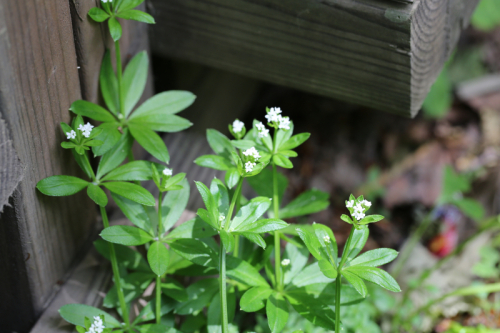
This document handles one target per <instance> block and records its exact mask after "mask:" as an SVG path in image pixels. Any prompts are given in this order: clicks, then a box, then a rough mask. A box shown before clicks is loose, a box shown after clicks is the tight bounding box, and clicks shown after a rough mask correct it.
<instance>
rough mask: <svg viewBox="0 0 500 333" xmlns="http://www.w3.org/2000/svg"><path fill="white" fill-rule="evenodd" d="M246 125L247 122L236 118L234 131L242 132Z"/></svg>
mask: <svg viewBox="0 0 500 333" xmlns="http://www.w3.org/2000/svg"><path fill="white" fill-rule="evenodd" d="M244 126H245V124H244V123H243V122H242V121H239V120H238V119H236V120H235V121H233V131H234V133H239V132H241V131H242V130H243V127H244Z"/></svg>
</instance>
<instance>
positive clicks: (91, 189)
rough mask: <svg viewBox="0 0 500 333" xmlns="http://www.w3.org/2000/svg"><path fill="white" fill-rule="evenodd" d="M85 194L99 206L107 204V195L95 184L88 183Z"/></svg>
mask: <svg viewBox="0 0 500 333" xmlns="http://www.w3.org/2000/svg"><path fill="white" fill-rule="evenodd" d="M87 195H88V196H89V198H90V199H92V200H94V202H95V203H96V204H98V205H99V206H101V207H106V205H107V204H108V197H107V196H106V193H104V191H103V190H102V189H101V188H100V187H99V186H97V185H94V184H89V186H88V187H87Z"/></svg>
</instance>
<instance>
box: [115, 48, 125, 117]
mask: <svg viewBox="0 0 500 333" xmlns="http://www.w3.org/2000/svg"><path fill="white" fill-rule="evenodd" d="M115 53H116V77H117V78H118V98H119V100H120V113H121V114H122V115H123V116H124V117H125V100H124V96H123V85H122V73H123V68H122V55H121V51H120V42H119V41H116V42H115Z"/></svg>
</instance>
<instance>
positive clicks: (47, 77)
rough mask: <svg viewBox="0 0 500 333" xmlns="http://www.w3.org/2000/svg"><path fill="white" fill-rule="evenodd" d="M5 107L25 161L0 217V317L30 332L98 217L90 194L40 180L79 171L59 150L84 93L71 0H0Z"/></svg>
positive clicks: (1, 106) (5, 324)
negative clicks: (68, 192)
mask: <svg viewBox="0 0 500 333" xmlns="http://www.w3.org/2000/svg"><path fill="white" fill-rule="evenodd" d="M0 73H1V75H0V112H1V115H2V117H3V118H4V119H5V121H6V123H7V125H8V127H9V129H10V135H11V140H12V144H13V147H14V149H15V151H16V153H17V155H18V157H19V159H20V162H21V164H22V166H23V168H24V174H23V177H24V178H23V180H22V181H21V183H20V184H19V186H18V187H17V190H16V192H15V194H14V196H13V197H12V198H11V201H10V203H11V207H7V208H6V209H5V210H4V212H3V213H2V215H1V217H0V225H1V226H2V232H1V233H0V243H1V244H2V246H1V250H0V258H2V260H0V265H1V268H0V270H1V272H2V274H0V295H2V302H0V322H1V323H2V330H4V331H6V332H13V331H15V332H27V331H28V330H29V328H30V327H31V325H33V323H34V320H35V318H36V317H37V316H38V315H39V314H40V312H41V310H42V309H43V308H44V306H45V304H46V303H47V302H48V301H49V300H50V299H51V297H52V296H53V294H54V292H55V290H56V289H57V286H58V282H59V281H60V279H61V278H62V277H63V276H64V274H65V273H66V271H67V270H68V269H69V267H70V266H71V265H72V262H73V260H74V258H75V256H76V254H77V253H78V252H79V250H81V248H82V246H83V244H84V242H85V241H86V238H87V237H88V236H89V232H90V230H91V226H92V224H93V222H94V221H95V211H94V210H93V209H88V207H91V206H90V205H91V202H90V200H89V199H87V198H86V195H85V193H80V194H78V195H75V196H71V197H65V198H51V197H47V196H44V195H41V194H40V193H39V192H37V191H36V190H35V185H36V183H37V182H38V181H39V180H40V179H42V178H45V177H47V176H52V175H56V174H72V175H82V173H81V172H80V171H79V170H78V166H77V165H76V163H73V162H69V161H71V160H72V157H71V153H70V152H69V151H65V150H63V149H61V147H60V142H61V141H62V140H63V133H61V131H60V130H59V122H61V121H66V122H68V121H69V120H70V115H69V112H68V108H69V106H70V104H71V102H72V101H74V100H76V99H79V98H80V84H79V78H78V70H77V63H76V54H75V47H74V42H73V34H72V29H71V19H70V13H69V5H68V2H67V0H44V1H39V0H23V1H18V0H5V1H2V2H1V3H0Z"/></svg>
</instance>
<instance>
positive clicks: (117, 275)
mask: <svg viewBox="0 0 500 333" xmlns="http://www.w3.org/2000/svg"><path fill="white" fill-rule="evenodd" d="M100 208H101V216H102V223H103V224H104V228H108V227H109V220H108V214H107V213H106V209H105V208H104V207H102V206H100ZM108 246H109V253H110V259H111V267H112V269H113V277H114V279H115V285H116V292H117V294H118V300H119V301H120V308H121V310H122V316H123V320H124V321H125V327H126V330H127V332H129V333H131V332H132V330H131V329H130V320H129V318H128V308H127V304H126V303H125V296H124V295H123V289H122V284H121V280H120V271H119V270H118V262H117V260H116V252H115V246H114V245H113V243H110V242H108Z"/></svg>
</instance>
